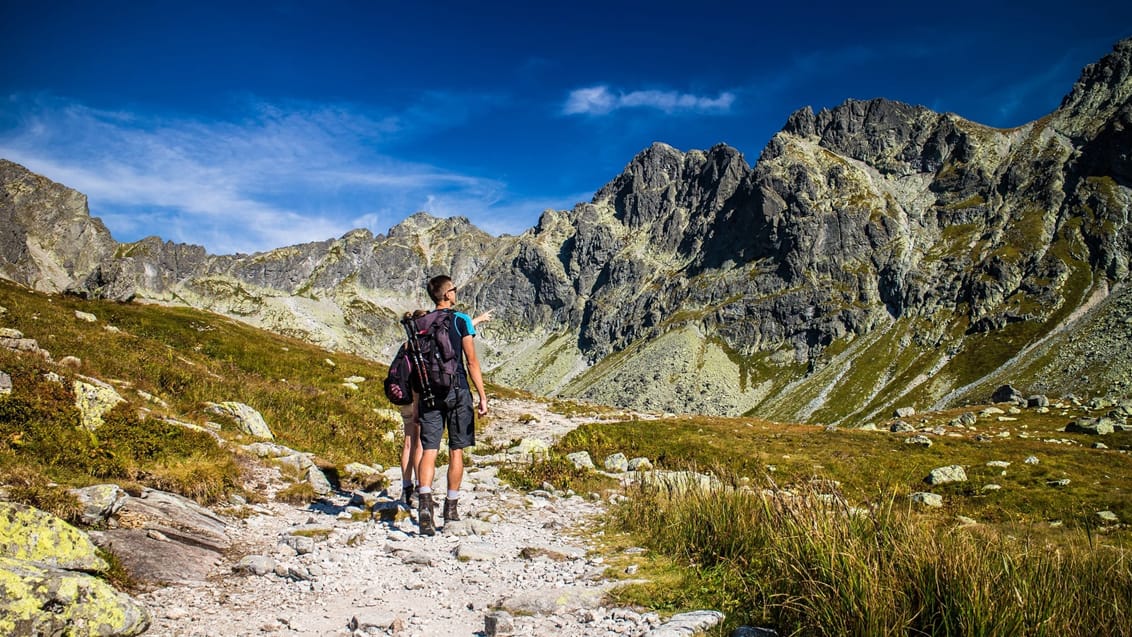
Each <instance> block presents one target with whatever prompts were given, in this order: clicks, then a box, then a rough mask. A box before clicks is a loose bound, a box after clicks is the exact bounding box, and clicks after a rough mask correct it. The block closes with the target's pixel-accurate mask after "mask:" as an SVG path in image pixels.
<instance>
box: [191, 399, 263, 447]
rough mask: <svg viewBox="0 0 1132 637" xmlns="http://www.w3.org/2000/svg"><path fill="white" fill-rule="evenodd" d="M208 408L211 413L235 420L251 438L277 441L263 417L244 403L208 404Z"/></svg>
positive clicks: (241, 429)
mask: <svg viewBox="0 0 1132 637" xmlns="http://www.w3.org/2000/svg"><path fill="white" fill-rule="evenodd" d="M206 406H207V408H208V410H209V411H210V412H212V413H214V414H217V415H220V416H227V417H229V418H231V419H232V420H234V421H235V422H236V426H238V427H239V428H240V431H243V432H244V433H246V434H248V435H249V436H255V437H256V438H260V439H262V440H275V434H273V433H271V429H270V428H268V426H267V423H266V422H264V420H263V415H262V414H260V413H259V412H258V411H256V410H255V409H254V408H252V407H250V406H248V405H245V404H244V403H238V402H233V401H226V402H222V403H208V404H207V405H206Z"/></svg>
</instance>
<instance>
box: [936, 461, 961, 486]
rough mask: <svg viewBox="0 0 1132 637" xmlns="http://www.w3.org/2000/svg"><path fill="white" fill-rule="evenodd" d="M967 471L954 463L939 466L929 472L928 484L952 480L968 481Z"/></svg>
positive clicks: (947, 482) (950, 481) (944, 482)
mask: <svg viewBox="0 0 1132 637" xmlns="http://www.w3.org/2000/svg"><path fill="white" fill-rule="evenodd" d="M966 481H967V472H966V471H964V470H963V467H962V466H961V465H957V464H953V465H948V466H946V467H937V468H935V469H932V470H931V473H929V474H928V477H927V483H928V484H937V485H938V484H950V483H952V482H966Z"/></svg>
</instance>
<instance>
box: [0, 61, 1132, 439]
mask: <svg viewBox="0 0 1132 637" xmlns="http://www.w3.org/2000/svg"><path fill="white" fill-rule="evenodd" d="M1130 54H1132V43H1130V41H1128V40H1126V41H1123V42H1121V43H1118V44H1117V46H1116V48H1115V49H1114V52H1113V53H1112V54H1111V55H1109V56H1106V57H1105V58H1104V59H1102V60H1100V61H1099V62H1098V63H1097V64H1094V65H1090V66H1089V67H1088V68H1087V69H1085V71H1084V72H1083V73H1082V76H1081V77H1082V79H1081V80H1080V81H1079V82H1078V83H1077V86H1075V87H1074V88H1073V90H1072V91H1071V92H1070V94H1069V96H1068V97H1067V98H1066V100H1065V102H1064V103H1063V105H1062V107H1061V108H1059V109H1058V110H1057V111H1055V112H1054V113H1052V114H1051V116H1050V117H1047V118H1042V119H1040V120H1038V121H1035V122H1032V123H1030V124H1027V125H1024V126H1021V127H1018V128H1016V129H1011V130H998V129H995V128H990V127H987V126H983V125H980V124H977V123H974V122H970V121H968V120H965V119H963V118H961V117H958V116H956V115H953V114H941V113H936V112H933V111H931V110H929V109H927V108H924V107H922V106H913V105H909V104H904V103H900V102H895V101H891V100H886V99H873V100H866V101H860V100H847V101H846V102H844V103H843V104H841V105H839V106H837V107H834V108H831V109H826V110H822V111H820V112H818V113H814V112H813V110H812V109H810V108H802V109H799V110H798V111H795V112H794V113H793V114H791V115H790V117H789V119H788V120H787V121H786V125H785V126H784V127H783V130H782V131H781V132H779V133H778V134H776V135H775V136H774V137H773V138H772V139H771V140H770V142H769V143H768V144H767V147H766V148H765V149H764V150H763V152H762V154H761V156H760V157H759V159H758V161H757V162H756V163H755V164H754V165H753V166H751V165H748V164H747V162H746V161H745V159H744V158H743V155H742V154H741V153H739V152H738V151H737V150H736V149H734V148H732V147H730V146H727V145H726V144H718V145H716V146H713V147H712V148H710V149H708V150H689V151H686V152H682V151H680V150H677V149H676V148H673V147H672V146H670V145H667V144H663V143H659V142H658V143H654V144H652V145H650V146H649V147H648V148H646V149H644V150H642V151H641V152H640V153H638V154H637V155H636V156H635V157H633V158H632V160H631V161H630V162H629V163H628V164H627V165H626V167H625V169H624V170H623V171H622V172H621V173H620V174H619V175H617V176H616V177H614V178H613V179H612V180H610V181H609V183H607V184H606V185H605V186H603V187H602V188H601V189H600V190H599V191H598V192H597V193H596V194H595V195H594V197H593V199H592V200H591V201H590V202H588V203H581V204H578V205H577V206H575V207H574V208H573V209H572V210H571V211H547V212H545V213H544V214H543V215H542V216H541V218H540V220H539V223H538V225H537V226H536V227H534V228H532V229H531V230H528V231H527V232H524V233H522V234H521V235H519V236H514V237H512V236H506V237H492V236H491V235H489V234H487V233H485V232H483V231H481V230H479V229H477V228H475V227H474V226H473V225H471V224H470V222H468V220H467V219H465V218H463V217H453V218H449V219H438V218H436V217H434V216H432V215H430V214H428V213H417V214H414V215H412V216H410V217H409V218H408V219H406V220H405V221H403V222H401V223H399V224H397V225H396V226H394V227H393V228H391V229H390V231H389V234H388V236H381V235H378V236H376V237H372V236H371V235H369V234H368V233H364V232H358V233H348V234H347V235H345V236H343V237H342V238H341V239H336V240H329V241H325V242H320V243H313V244H307V245H303V246H292V247H289V248H284V249H279V250H274V251H270V252H266V253H262V254H259V255H254V256H252V257H243V256H227V257H212V256H208V255H206V254H204V253H203V250H201V251H194V250H192V249H190V248H189V247H185V246H175V245H170V244H163V243H161V242H160V241H159V240H158V241H153V242H149V241H147V242H142V243H139V244H131V245H127V246H115V244H113V243H110V244H108V249H101V248H99V249H95V250H93V251H90V252H87V253H83V254H82V255H77V253H75V252H73V251H72V252H68V251H66V250H65V249H64V246H61V245H58V244H53V243H51V241H50V236H51V233H52V232H56V231H57V229H56V227H55V226H51V225H49V224H42V223H39V222H37V221H36V220H37V219H47V218H61V219H62V218H65V219H69V220H75V219H85V220H86V221H85V223H86V224H87V225H82V224H80V225H78V226H74V227H75V228H77V229H79V230H80V232H79V233H78V235H75V236H79V237H98V236H103V235H102V234H100V231H99V230H98V226H95V225H94V224H93V222H91V221H90V220H89V216H85V215H87V213H86V211H85V208H84V206H85V200H83V199H81V195H78V193H74V192H73V191H68V190H67V189H66V188H65V187H62V186H58V185H54V186H51V185H49V182H46V180H44V181H43V182H36V181H34V180H31V181H29V178H28V177H27V175H22V176H21V175H17V174H15V173H14V172H13V171H12V169H11V168H10V167H7V166H8V165H7V164H0V172H3V173H4V175H5V181H4V186H5V190H4V191H3V196H4V198H3V199H2V200H0V204H2V205H0V219H3V220H9V219H10V220H12V221H11V222H10V223H6V224H0V236H2V241H3V243H0V249H2V250H0V256H3V258H4V262H3V264H2V267H3V268H4V269H3V275H4V276H7V277H9V278H13V279H16V280H18V281H21V282H24V283H27V284H36V285H41V286H42V289H51V288H50V285H48V283H50V281H52V280H54V279H53V278H52V276H55V277H56V278H60V279H69V280H71V281H73V282H74V286H75V287H76V288H77V289H79V290H86V291H87V292H88V293H89V294H92V295H99V296H111V297H113V298H126V297H128V295H129V293H136V294H137V295H138V296H141V297H144V298H152V299H158V300H164V301H170V302H173V301H176V302H183V303H190V304H193V305H198V306H201V307H207V308H209V309H212V310H214V311H219V312H223V313H226V314H230V315H233V316H237V317H239V318H241V319H242V320H245V321H247V322H250V323H253V324H257V325H262V326H265V327H269V328H271V329H275V330H278V331H283V332H286V333H289V334H292V335H297V336H302V337H304V338H308V339H309V340H312V341H314V342H316V343H319V344H321V345H324V346H327V347H337V348H343V349H350V350H352V351H356V352H361V353H365V354H369V355H372V356H376V357H378V358H384V357H385V356H386V355H388V354H390V353H391V352H390V351H389V348H390V346H391V345H392V344H395V343H397V342H398V338H399V337H398V332H397V330H398V326H397V325H396V324H395V321H393V320H392V317H395V316H398V315H399V314H400V313H402V312H404V311H406V310H409V309H413V308H416V307H422V306H424V304H427V299H425V298H424V293H423V287H422V286H423V282H424V281H427V280H428V278H429V277H431V276H433V275H435V274H439V273H446V274H450V275H451V276H453V278H455V279H457V280H459V281H460V285H461V290H462V294H461V297H460V298H461V302H462V303H465V304H466V307H465V309H467V310H469V311H483V310H486V309H493V310H495V315H494V318H495V320H493V321H492V322H491V323H490V324H489V327H488V328H487V329H486V330H485V333H484V337H483V338H482V339H481V340H479V341H478V343H479V344H480V346H481V347H482V348H483V350H482V351H481V358H482V360H483V361H484V363H485V365H486V367H487V368H488V369H491V370H492V373H493V375H494V377H495V380H497V381H499V382H501V383H504V384H510V385H516V386H521V387H524V388H526V389H530V390H532V391H536V392H540V393H544V394H560V395H565V396H570V397H581V398H591V399H595V400H597V401H600V402H605V403H613V404H619V405H622V406H627V407H634V408H642V409H663V410H668V411H698V412H708V413H720V414H742V413H752V414H757V415H761V416H768V417H775V418H782V419H812V420H819V421H822V422H855V421H860V420H862V419H868V418H873V417H875V416H876V415H877V414H883V413H886V410H888V411H890V408H891V407H892V406H893V405H896V404H908V405H913V406H916V407H930V406H939V405H945V404H953V403H954V402H956V401H961V400H964V399H966V398H969V397H971V396H975V397H978V396H979V392H981V391H982V390H983V389H984V388H985V387H986V386H988V385H992V384H994V383H995V382H998V381H1013V382H1015V383H1016V384H1019V385H1023V386H1025V387H1027V388H1028V389H1032V390H1034V391H1038V392H1049V393H1059V392H1065V391H1076V392H1081V393H1093V392H1096V391H1101V390H1105V388H1108V387H1112V386H1116V385H1117V384H1119V383H1124V385H1121V386H1132V378H1129V377H1128V375H1129V372H1128V370H1129V369H1132V337H1128V338H1124V340H1121V338H1123V337H1121V334H1123V335H1124V336H1125V337H1127V330H1119V329H1117V330H1113V329H1100V328H1097V329H1093V326H1095V325H1107V326H1111V325H1120V326H1123V325H1125V324H1126V323H1125V322H1124V320H1125V317H1126V316H1127V315H1128V314H1132V310H1129V309H1128V308H1129V306H1130V305H1132V302H1130V301H1129V298H1130V297H1132V295H1130V294H1129V293H1128V292H1127V288H1128V286H1127V280H1128V278H1129V271H1130V268H1129V264H1130V262H1132V224H1130V222H1129V218H1130V216H1132V215H1130V214H1129V211H1130V209H1132V162H1130V161H1129V150H1128V149H1129V148H1132V137H1130V135H1132V107H1130V106H1129V94H1130V93H1132V88H1130V87H1129V83H1130V81H1129V76H1130V68H1132V65H1130V62H1129V59H1130ZM41 179H42V178H41ZM32 192H41V194H39V195H31V194H28V193H32ZM42 193H55V194H42ZM56 201H59V202H71V204H75V205H77V206H78V207H77V208H76V207H75V205H71V207H70V208H66V207H64V208H66V209H67V210H70V212H67V213H66V214H62V213H59V212H58V211H56V212H52V213H50V214H48V213H46V212H41V213H39V214H38V215H29V214H26V213H24V212H20V210H21V208H20V206H26V205H36V206H42V207H51V206H55V205H56V203H54V202H56ZM52 210H56V209H55V208H52ZM76 210H81V214H78V213H77V212H76ZM53 215H54V216H53ZM29 220H30V221H29ZM17 225H18V228H17V227H16V226H17ZM101 232H104V229H103V230H102V231H101ZM105 236H106V237H108V234H105ZM93 245H97V244H93ZM88 254H89V255H94V257H93V260H91V261H83V260H82V259H91V258H92V257H88V256H87V255H88ZM45 256H46V257H49V258H45ZM29 262H33V263H37V264H40V265H39V266H37V267H36V268H31V269H29V268H28V267H27V265H26V264H27V263H29ZM44 264H46V265H44ZM33 270H34V271H33ZM45 272H48V273H53V274H52V276H45V275H44V273H45ZM57 289H58V288H57ZM1068 334H1073V335H1074V336H1075V340H1066V339H1067V337H1066V335H1068ZM1114 334H1115V335H1114ZM1077 335H1082V336H1080V338H1077ZM1106 339H1107V340H1106ZM1098 357H1100V358H1101V359H1103V360H1105V361H1106V364H1104V365H1099V366H1097V368H1096V369H1091V368H1090V369H1089V370H1088V372H1086V371H1085V369H1084V368H1083V367H1082V366H1081V365H1082V361H1090V360H1094V361H1095V360H1098Z"/></svg>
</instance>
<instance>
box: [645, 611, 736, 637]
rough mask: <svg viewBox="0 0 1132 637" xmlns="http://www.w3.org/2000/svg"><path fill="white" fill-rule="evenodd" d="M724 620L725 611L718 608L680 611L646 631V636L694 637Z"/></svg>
mask: <svg viewBox="0 0 1132 637" xmlns="http://www.w3.org/2000/svg"><path fill="white" fill-rule="evenodd" d="M721 622H723V613H721V612H719V611H716V610H694V611H691V612H688V613H678V614H676V615H673V616H672V617H669V618H668V621H666V622H664V623H663V624H661V625H660V626H657V627H656V628H653V629H652V630H650V631H648V632H646V633H645V635H644V637H693V636H694V635H701V634H704V633H706V632H708V631H709V630H711V629H712V628H714V627H715V626H716V625H718V624H720V623H721Z"/></svg>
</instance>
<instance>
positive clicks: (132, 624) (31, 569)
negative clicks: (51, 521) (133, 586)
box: [0, 557, 150, 637]
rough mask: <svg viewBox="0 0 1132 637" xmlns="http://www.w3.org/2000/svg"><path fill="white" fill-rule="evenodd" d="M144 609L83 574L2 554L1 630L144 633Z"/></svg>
mask: <svg viewBox="0 0 1132 637" xmlns="http://www.w3.org/2000/svg"><path fill="white" fill-rule="evenodd" d="M149 624H150V617H149V613H148V612H147V611H146V609H145V607H144V606H142V605H140V604H138V603H137V602H136V601H134V600H133V598H131V597H130V596H129V595H126V594H125V593H120V592H118V591H116V590H114V588H113V587H112V586H110V585H109V584H107V583H106V582H104V581H102V580H100V579H98V578H96V577H92V576H90V575H88V574H85V573H76V572H74V571H69V570H65V569H60V568H54V567H50V566H45V565H43V564H37V563H33V562H25V561H22V560H17V559H13V558H11V557H0V634H3V635H72V636H76V637H78V636H80V635H81V636H86V635H91V636H94V635H98V636H100V637H101V636H109V635H122V636H129V635H140V634H141V633H143V632H145V631H146V630H148V629H149Z"/></svg>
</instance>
